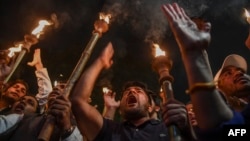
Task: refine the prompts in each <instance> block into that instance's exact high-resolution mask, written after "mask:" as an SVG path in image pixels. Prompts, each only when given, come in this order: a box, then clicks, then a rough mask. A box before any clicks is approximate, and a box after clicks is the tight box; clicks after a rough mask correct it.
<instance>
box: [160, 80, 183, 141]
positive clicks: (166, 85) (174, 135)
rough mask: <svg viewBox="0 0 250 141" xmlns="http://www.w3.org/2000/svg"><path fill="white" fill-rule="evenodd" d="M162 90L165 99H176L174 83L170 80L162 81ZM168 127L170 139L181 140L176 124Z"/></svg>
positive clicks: (171, 140) (172, 140) (173, 140)
mask: <svg viewBox="0 0 250 141" xmlns="http://www.w3.org/2000/svg"><path fill="white" fill-rule="evenodd" d="M162 90H163V92H164V94H165V99H174V94H173V88H172V83H171V82H170V81H169V80H164V81H163V82H162ZM167 128H168V134H169V139H170V141H181V136H180V132H179V130H178V127H177V126H176V125H170V126H168V127H167Z"/></svg>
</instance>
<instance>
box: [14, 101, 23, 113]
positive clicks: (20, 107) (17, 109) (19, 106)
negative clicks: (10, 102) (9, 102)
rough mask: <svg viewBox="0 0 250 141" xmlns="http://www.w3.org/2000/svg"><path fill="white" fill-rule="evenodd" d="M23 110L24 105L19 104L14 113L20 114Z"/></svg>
mask: <svg viewBox="0 0 250 141" xmlns="http://www.w3.org/2000/svg"><path fill="white" fill-rule="evenodd" d="M24 108H25V106H24V104H22V103H19V104H18V105H17V106H16V108H15V111H19V112H20V111H23V110H24Z"/></svg>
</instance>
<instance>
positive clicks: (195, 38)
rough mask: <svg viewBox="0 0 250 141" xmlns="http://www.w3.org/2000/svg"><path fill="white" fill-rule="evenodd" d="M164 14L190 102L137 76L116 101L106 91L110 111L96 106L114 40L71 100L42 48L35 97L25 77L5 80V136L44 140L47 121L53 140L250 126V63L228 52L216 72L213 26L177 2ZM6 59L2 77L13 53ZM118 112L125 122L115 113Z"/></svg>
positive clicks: (158, 136) (120, 139)
mask: <svg viewBox="0 0 250 141" xmlns="http://www.w3.org/2000/svg"><path fill="white" fill-rule="evenodd" d="M162 11H163V13H164V14H165V16H166V20H167V21H168V24H169V27H170V29H171V30H172V32H173V35H174V37H175V39H176V41H177V44H178V47H179V51H180V53H181V58H182V61H183V64H184V67H185V71H186V76H187V78H188V84H189V88H188V90H187V91H186V94H188V95H189V97H190V102H189V103H186V104H185V103H183V102H181V101H179V100H177V99H174V98H169V99H168V98H167V99H164V97H161V96H162V95H161V94H156V93H155V92H153V91H152V90H150V89H149V88H148V86H147V84H145V83H143V82H140V81H134V80H131V81H128V82H127V83H125V84H124V86H123V88H121V89H122V97H121V99H119V100H116V93H115V92H112V91H109V92H107V93H105V94H103V100H104V108H103V111H98V109H97V108H96V106H93V105H91V103H90V98H91V94H92V91H93V88H94V85H95V83H96V80H97V78H98V76H99V74H100V73H101V72H102V71H103V70H104V69H109V68H110V67H111V66H112V64H113V60H112V57H113V55H114V53H115V52H114V49H113V45H112V43H108V45H107V46H106V47H105V48H104V49H103V51H102V52H101V54H100V55H99V56H98V57H97V58H96V60H95V61H94V62H93V63H92V64H90V66H88V68H86V69H85V70H84V71H83V73H82V74H81V76H80V78H79V80H78V81H77V83H76V84H75V86H74V88H73V89H72V91H71V93H70V96H69V97H66V96H65V95H63V92H64V89H65V86H64V85H57V86H55V87H54V88H53V87H52V84H51V80H50V77H49V74H48V72H47V69H46V68H45V67H44V66H43V63H42V60H41V56H40V49H36V50H35V51H34V56H33V61H32V62H29V63H28V65H29V66H31V67H35V69H36V71H35V75H36V77H37V85H38V90H37V91H38V93H37V94H36V95H35V96H33V95H32V94H30V93H29V87H28V84H27V83H26V82H24V81H23V80H19V79H18V80H15V81H12V82H9V83H8V84H3V83H1V97H0V140H1V141H16V140H20V139H21V140H27V141H33V140H38V137H39V135H40V133H41V131H42V130H44V128H43V127H44V125H45V123H46V122H47V121H52V122H53V124H54V125H55V127H54V128H53V130H52V135H51V137H49V140H53V141H56V140H66V141H78V140H79V141H80V140H81V141H82V140H84V141H85V140H86V141H92V140H95V141H132V140H133V141H173V140H174V141H181V140H185V141H205V140H209V141H215V140H221V141H223V140H225V139H224V138H223V134H224V132H223V129H224V127H225V126H226V125H248V123H249V121H250V113H249V111H250V106H249V104H248V103H249V101H250V76H249V75H248V74H247V62H246V60H245V59H244V58H243V57H241V56H240V55H238V54H230V55H228V56H227V57H226V58H225V60H224V62H223V63H222V66H221V68H220V69H219V70H218V72H217V74H216V75H215V76H213V74H212V70H211V66H210V63H209V59H208V54H207V52H206V49H207V48H208V46H209V44H210V40H211V38H212V37H211V34H210V30H211V25H210V23H209V22H206V21H204V20H202V19H196V20H193V19H191V18H190V17H189V16H188V15H187V14H186V12H185V10H184V9H183V8H182V7H180V6H179V5H178V4H177V3H174V4H165V5H162ZM166 26H167V25H166ZM249 40H250V38H249ZM248 43H249V41H248V40H247V41H246V46H248V45H249V44H248ZM0 59H1V61H0V63H1V64H0V67H1V69H0V70H1V72H0V75H1V76H0V79H1V81H3V80H4V78H5V77H6V76H7V75H8V74H9V73H10V70H11V69H12V66H13V62H14V61H15V58H13V60H4V59H5V58H0ZM114 61H115V60H114ZM183 94H185V92H183ZM116 112H119V115H120V117H121V118H120V120H116V119H115V118H114V117H115V114H116ZM172 130H175V131H176V132H175V131H174V133H173V131H172ZM171 131H172V132H171Z"/></svg>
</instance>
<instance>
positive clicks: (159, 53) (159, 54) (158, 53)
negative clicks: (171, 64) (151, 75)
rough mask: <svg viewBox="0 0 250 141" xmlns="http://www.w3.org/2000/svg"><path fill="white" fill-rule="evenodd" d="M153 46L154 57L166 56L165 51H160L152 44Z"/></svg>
mask: <svg viewBox="0 0 250 141" xmlns="http://www.w3.org/2000/svg"><path fill="white" fill-rule="evenodd" d="M153 46H154V47H155V57H158V56H166V53H165V51H163V50H161V48H160V46H159V45H158V44H153Z"/></svg>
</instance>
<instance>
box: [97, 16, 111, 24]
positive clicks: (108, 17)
mask: <svg viewBox="0 0 250 141" xmlns="http://www.w3.org/2000/svg"><path fill="white" fill-rule="evenodd" d="M99 19H100V20H104V21H105V22H106V23H107V24H109V22H110V19H111V14H104V13H99Z"/></svg>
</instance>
